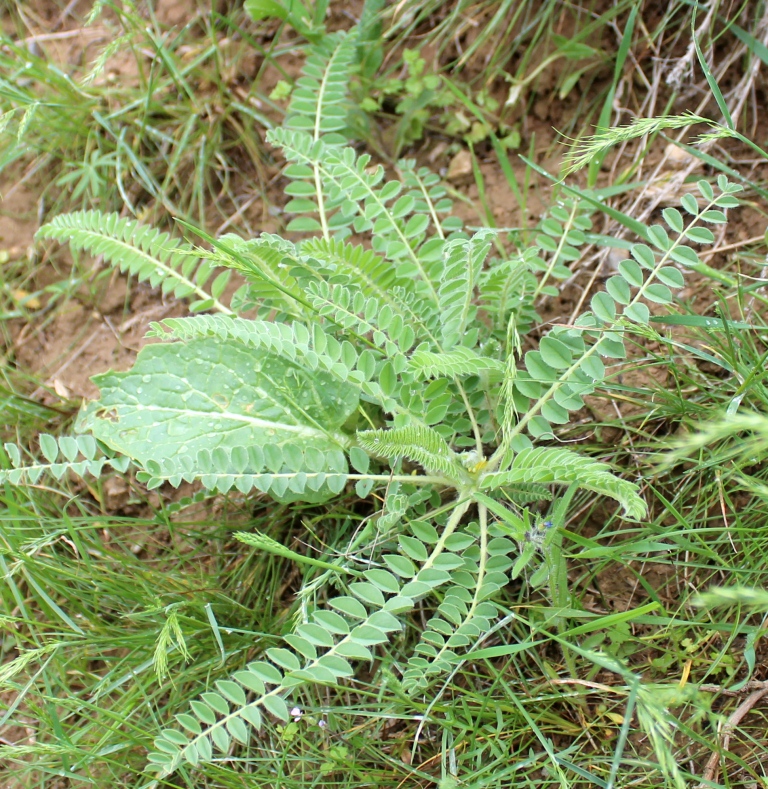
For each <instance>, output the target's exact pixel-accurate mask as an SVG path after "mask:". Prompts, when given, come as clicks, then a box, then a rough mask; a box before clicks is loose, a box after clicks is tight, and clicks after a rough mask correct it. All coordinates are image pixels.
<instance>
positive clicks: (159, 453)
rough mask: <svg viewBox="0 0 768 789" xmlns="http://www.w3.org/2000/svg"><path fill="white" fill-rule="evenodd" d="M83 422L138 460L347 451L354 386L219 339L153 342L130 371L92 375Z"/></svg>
mask: <svg viewBox="0 0 768 789" xmlns="http://www.w3.org/2000/svg"><path fill="white" fill-rule="evenodd" d="M93 380H94V382H95V383H96V385H97V386H98V387H99V389H100V390H101V397H100V399H99V400H97V401H94V402H92V403H90V404H89V405H87V406H86V407H85V408H84V409H83V411H82V412H81V414H80V417H79V420H78V425H77V429H78V430H79V431H90V432H91V433H92V434H93V435H94V436H95V437H96V438H97V439H99V440H100V441H103V442H104V443H105V444H106V445H107V446H108V447H110V448H111V449H113V450H115V451H116V452H120V453H122V454H124V455H127V456H128V457H130V458H131V459H132V460H134V461H135V462H136V463H138V464H139V465H141V466H146V464H147V462H148V461H156V462H158V463H162V462H163V461H165V460H169V459H175V458H178V457H180V456H187V457H196V456H197V453H198V452H199V451H200V450H208V451H209V452H214V450H216V449H218V448H222V449H225V450H232V449H234V448H236V447H246V448H247V447H251V446H254V445H256V446H260V447H263V448H265V449H266V448H268V447H270V446H271V447H280V448H283V449H284V448H285V447H286V446H289V445H291V446H294V447H297V448H299V449H301V450H307V449H316V450H320V451H321V452H328V451H331V450H334V449H335V450H338V449H346V448H347V447H348V446H349V444H350V438H349V436H348V435H347V434H346V433H345V432H344V431H343V430H342V426H343V424H344V423H345V422H346V421H347V419H348V418H349V417H350V415H351V414H352V413H353V412H354V411H355V410H356V408H357V404H358V392H357V389H356V388H355V387H353V386H352V385H350V384H346V383H343V382H340V381H338V379H336V378H333V377H331V376H330V375H328V374H326V373H323V372H321V371H312V372H310V371H308V370H306V369H303V368H301V367H299V366H298V365H297V364H295V363H294V362H292V361H290V360H288V359H285V358H282V357H281V356H278V355H276V354H272V353H268V352H264V351H261V350H254V349H250V348H247V347H244V346H242V345H240V344H238V343H236V342H233V341H228V340H222V339H220V338H200V339H195V340H192V341H190V342H188V343H170V344H157V345H148V346H146V347H145V348H144V349H143V350H142V351H141V352H140V353H139V355H138V358H137V359H136V363H135V364H134V366H133V368H132V369H131V370H129V371H128V372H112V371H110V372H107V373H104V374H102V375H97V376H94V378H93Z"/></svg>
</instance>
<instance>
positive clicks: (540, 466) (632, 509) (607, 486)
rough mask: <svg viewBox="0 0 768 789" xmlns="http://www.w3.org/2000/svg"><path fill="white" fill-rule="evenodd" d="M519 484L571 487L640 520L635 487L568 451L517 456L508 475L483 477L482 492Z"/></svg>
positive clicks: (604, 466)
mask: <svg viewBox="0 0 768 789" xmlns="http://www.w3.org/2000/svg"><path fill="white" fill-rule="evenodd" d="M520 483H547V484H554V485H571V484H573V483H576V484H577V485H579V486H580V487H582V488H585V489H586V490H591V491H593V492H595V493H599V494H600V495H602V496H608V497H610V498H612V499H615V500H616V501H618V502H619V503H620V504H621V505H622V507H623V508H624V513H625V515H626V517H627V518H632V519H637V518H642V517H643V516H644V515H645V513H646V506H645V502H644V501H643V500H642V499H641V498H640V496H639V495H638V493H637V485H635V484H634V483H632V482H629V481H627V480H624V479H621V478H620V477H617V476H616V475H615V474H613V473H612V472H611V470H610V466H609V465H608V464H607V463H601V462H599V461H597V460H593V459H592V458H588V457H584V456H583V455H579V454H577V453H576V452H572V451H571V450H569V449H559V448H549V447H538V448H534V449H524V450H523V451H522V452H520V453H518V454H517V455H516V456H515V457H514V459H513V460H512V463H511V465H510V467H509V468H508V470H507V471H501V472H494V473H490V474H486V475H485V477H483V479H482V483H481V487H482V489H483V490H493V489H496V488H503V487H506V486H508V485H517V484H520Z"/></svg>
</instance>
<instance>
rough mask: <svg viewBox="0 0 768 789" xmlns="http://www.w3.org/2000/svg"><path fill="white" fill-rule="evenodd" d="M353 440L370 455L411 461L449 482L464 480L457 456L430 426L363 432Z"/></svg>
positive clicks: (464, 475)
mask: <svg viewBox="0 0 768 789" xmlns="http://www.w3.org/2000/svg"><path fill="white" fill-rule="evenodd" d="M357 440H358V442H359V443H360V446H361V447H362V448H363V449H365V450H366V451H368V452H370V453H371V454H373V455H378V456H379V457H383V458H387V459H395V458H408V459H409V460H415V461H416V462H417V463H419V464H420V465H422V466H423V467H424V468H425V469H426V470H427V471H429V472H432V473H437V474H444V475H445V476H446V477H448V478H451V479H463V478H464V477H466V473H465V472H464V469H463V467H462V465H461V461H460V460H459V457H458V455H457V454H456V453H455V452H454V451H453V450H452V449H451V448H450V447H449V446H448V444H447V443H446V441H445V439H444V438H443V437H442V436H441V435H440V434H439V433H438V432H437V431H436V430H433V429H432V428H430V427H426V426H419V425H411V426H410V427H399V428H393V429H391V430H365V431H362V432H360V433H358V434H357Z"/></svg>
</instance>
